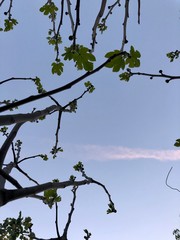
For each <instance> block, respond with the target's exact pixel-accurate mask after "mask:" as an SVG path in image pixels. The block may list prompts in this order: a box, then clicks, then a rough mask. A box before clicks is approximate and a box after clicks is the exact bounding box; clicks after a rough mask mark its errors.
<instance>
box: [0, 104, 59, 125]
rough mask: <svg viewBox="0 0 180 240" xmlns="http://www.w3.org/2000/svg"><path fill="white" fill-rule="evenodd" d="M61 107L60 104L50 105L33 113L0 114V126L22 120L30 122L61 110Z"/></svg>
mask: <svg viewBox="0 0 180 240" xmlns="http://www.w3.org/2000/svg"><path fill="white" fill-rule="evenodd" d="M61 109H62V107H61V106H60V105H58V106H56V105H52V106H50V107H47V108H45V109H43V110H38V111H36V112H33V113H25V114H11V115H2V116H0V126H4V125H11V124H14V123H22V122H31V121H35V120H37V119H39V118H40V117H43V116H46V115H49V114H51V113H52V112H54V111H59V110H61Z"/></svg>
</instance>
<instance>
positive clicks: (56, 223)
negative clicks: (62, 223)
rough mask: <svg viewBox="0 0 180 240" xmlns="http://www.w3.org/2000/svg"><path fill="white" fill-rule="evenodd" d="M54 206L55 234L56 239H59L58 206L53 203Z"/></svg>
mask: <svg viewBox="0 0 180 240" xmlns="http://www.w3.org/2000/svg"><path fill="white" fill-rule="evenodd" d="M55 206H56V220H55V226H56V233H57V237H58V238H59V239H61V237H60V233H59V227H58V204H57V202H56V203H55Z"/></svg>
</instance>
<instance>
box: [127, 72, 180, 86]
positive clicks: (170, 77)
mask: <svg viewBox="0 0 180 240" xmlns="http://www.w3.org/2000/svg"><path fill="white" fill-rule="evenodd" d="M128 72H129V73H130V74H131V76H133V75H141V76H147V77H150V79H153V78H154V77H157V78H166V80H165V81H166V83H169V82H170V81H172V80H177V79H179V80H180V75H175V76H173V75H168V74H164V73H163V71H162V70H160V71H159V74H153V73H143V72H131V71H130V69H128Z"/></svg>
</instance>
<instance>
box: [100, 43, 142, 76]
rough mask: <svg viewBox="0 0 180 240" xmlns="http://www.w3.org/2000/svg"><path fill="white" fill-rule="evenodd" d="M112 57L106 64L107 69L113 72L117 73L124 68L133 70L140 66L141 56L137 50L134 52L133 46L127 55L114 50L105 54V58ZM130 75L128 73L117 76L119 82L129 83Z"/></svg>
mask: <svg viewBox="0 0 180 240" xmlns="http://www.w3.org/2000/svg"><path fill="white" fill-rule="evenodd" d="M115 55H117V56H116V57H114V58H113V59H112V60H111V61H110V62H109V63H107V64H106V67H107V68H112V71H113V72H119V71H120V70H124V69H125V67H128V68H135V67H139V66H140V57H141V54H140V52H139V51H138V50H135V49H134V47H133V46H131V47H130V51H129V53H127V52H121V51H120V50H114V51H111V52H108V53H106V55H105V57H106V58H112V57H113V56H115ZM130 76H131V74H130V72H124V73H121V74H120V75H119V77H120V80H125V81H129V78H130Z"/></svg>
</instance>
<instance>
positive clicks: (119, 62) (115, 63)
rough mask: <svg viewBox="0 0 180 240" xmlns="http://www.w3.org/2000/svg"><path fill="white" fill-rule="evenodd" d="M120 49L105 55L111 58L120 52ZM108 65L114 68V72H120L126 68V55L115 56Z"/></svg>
mask: <svg viewBox="0 0 180 240" xmlns="http://www.w3.org/2000/svg"><path fill="white" fill-rule="evenodd" d="M119 53H120V51H119V50H114V51H113V52H108V53H106V55H105V57H106V58H110V57H112V56H114V55H116V54H119ZM106 67H108V68H112V71H113V72H119V70H120V69H123V70H124V68H125V55H124V54H122V55H119V56H117V57H115V58H113V59H112V60H111V61H110V62H109V63H107V64H106Z"/></svg>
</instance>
